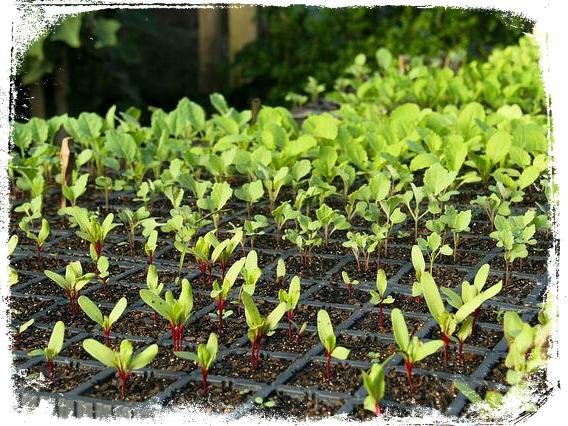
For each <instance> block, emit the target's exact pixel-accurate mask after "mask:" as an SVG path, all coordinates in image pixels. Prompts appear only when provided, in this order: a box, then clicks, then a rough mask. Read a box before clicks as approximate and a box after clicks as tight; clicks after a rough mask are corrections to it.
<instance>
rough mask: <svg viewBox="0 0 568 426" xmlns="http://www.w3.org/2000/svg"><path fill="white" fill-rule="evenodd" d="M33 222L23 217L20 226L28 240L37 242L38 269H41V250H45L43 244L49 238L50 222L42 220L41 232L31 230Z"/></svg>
mask: <svg viewBox="0 0 568 426" xmlns="http://www.w3.org/2000/svg"><path fill="white" fill-rule="evenodd" d="M30 225H31V221H30V220H29V218H28V217H23V218H22V220H21V221H20V223H19V224H18V226H19V227H20V229H21V230H22V231H24V232H25V234H26V238H28V239H30V240H32V241H35V245H36V259H37V267H38V268H39V267H40V265H41V249H42V248H43V244H44V243H45V241H46V240H47V237H49V233H50V229H49V222H48V221H47V219H44V218H42V219H41V227H40V228H39V232H38V233H37V235H36V233H35V232H33V230H32V229H31V228H30Z"/></svg>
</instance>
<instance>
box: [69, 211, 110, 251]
mask: <svg viewBox="0 0 568 426" xmlns="http://www.w3.org/2000/svg"><path fill="white" fill-rule="evenodd" d="M62 210H64V213H66V214H70V215H71V216H72V217H73V218H74V219H75V222H77V225H78V226H79V231H77V232H76V233H77V236H78V237H79V238H82V239H83V240H86V241H88V242H89V243H90V253H91V257H92V258H93V259H95V260H98V259H99V257H101V254H102V251H103V246H104V242H105V240H106V237H107V235H108V233H109V232H110V231H111V230H112V229H114V228H116V227H117V226H118V224H117V223H113V220H114V215H113V214H112V213H109V214H108V215H107V216H106V217H105V219H104V220H103V221H102V223H99V221H98V219H97V217H96V216H95V215H92V216H90V214H89V212H88V211H87V210H85V209H82V208H79V207H67V208H65V209H62ZM93 251H94V254H93Z"/></svg>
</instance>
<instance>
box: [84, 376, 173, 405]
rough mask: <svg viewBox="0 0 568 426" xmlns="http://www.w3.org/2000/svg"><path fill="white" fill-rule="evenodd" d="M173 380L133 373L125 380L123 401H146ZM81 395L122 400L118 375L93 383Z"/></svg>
mask: <svg viewBox="0 0 568 426" xmlns="http://www.w3.org/2000/svg"><path fill="white" fill-rule="evenodd" d="M173 381H174V379H171V378H158V377H144V376H143V375H139V374H133V375H132V376H130V379H129V380H128V382H127V385H126V397H125V398H124V401H130V402H143V401H147V400H149V399H150V398H152V397H153V396H155V395H157V394H158V393H160V392H162V391H163V390H164V389H166V387H167V386H168V385H170V384H171V383H172V382H173ZM83 395H84V396H90V397H92V398H96V399H104V400H114V401H122V400H123V399H122V398H121V396H120V391H119V389H118V377H117V376H116V375H113V376H111V377H110V378H109V379H107V380H105V381H104V382H102V383H98V384H95V385H93V386H92V387H91V388H90V389H89V390H87V391H86V392H85V393H83Z"/></svg>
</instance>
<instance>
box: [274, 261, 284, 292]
mask: <svg viewBox="0 0 568 426" xmlns="http://www.w3.org/2000/svg"><path fill="white" fill-rule="evenodd" d="M285 276H286V262H284V259H282V258H279V259H278V262H277V263H276V283H277V284H278V287H279V288H280V287H282V283H283V282H284V277H285Z"/></svg>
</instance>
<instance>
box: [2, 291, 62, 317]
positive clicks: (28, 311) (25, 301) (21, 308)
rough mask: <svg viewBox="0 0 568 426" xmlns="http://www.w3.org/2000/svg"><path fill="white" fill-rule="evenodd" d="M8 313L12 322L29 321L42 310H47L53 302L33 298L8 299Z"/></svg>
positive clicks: (12, 297)
mask: <svg viewBox="0 0 568 426" xmlns="http://www.w3.org/2000/svg"><path fill="white" fill-rule="evenodd" d="M7 303H8V306H9V308H8V312H9V314H10V316H11V320H12V321H22V322H25V321H27V320H28V319H29V318H30V317H31V316H32V315H34V314H36V313H38V312H39V311H41V310H42V309H45V308H47V307H48V306H50V305H51V304H53V302H52V301H49V300H41V299H36V298H33V297H25V298H24V297H14V296H11V297H9V298H8V299H7Z"/></svg>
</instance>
